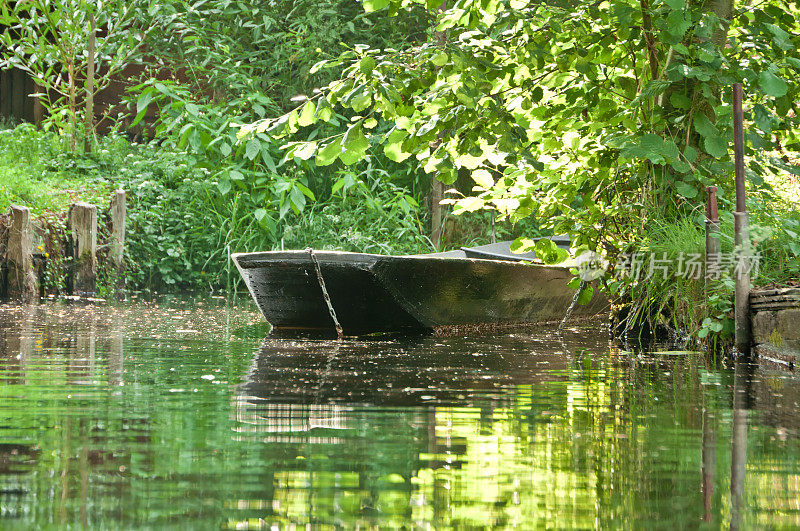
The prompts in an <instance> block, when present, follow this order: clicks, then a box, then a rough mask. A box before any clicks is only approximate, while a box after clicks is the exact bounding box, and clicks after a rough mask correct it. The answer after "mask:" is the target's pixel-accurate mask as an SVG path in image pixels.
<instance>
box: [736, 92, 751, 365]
mask: <svg viewBox="0 0 800 531" xmlns="http://www.w3.org/2000/svg"><path fill="white" fill-rule="evenodd" d="M743 116H744V115H743V112H742V84H741V83H734V85H733V157H734V158H733V162H734V171H735V177H736V211H735V212H734V213H733V220H734V243H735V245H736V251H735V253H736V267H735V269H734V276H735V286H736V299H735V305H734V330H735V336H736V337H735V343H736V349H737V350H738V351H739V352H740V353H742V354H745V355H749V354H750V221H749V218H748V215H747V205H746V204H745V189H744V129H743V126H742V121H743Z"/></svg>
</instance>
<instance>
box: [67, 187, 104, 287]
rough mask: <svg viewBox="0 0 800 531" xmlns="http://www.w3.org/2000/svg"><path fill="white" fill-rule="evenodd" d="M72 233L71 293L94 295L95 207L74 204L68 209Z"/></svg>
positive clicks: (95, 268) (95, 275) (95, 269)
mask: <svg viewBox="0 0 800 531" xmlns="http://www.w3.org/2000/svg"><path fill="white" fill-rule="evenodd" d="M67 222H68V224H69V229H70V231H71V233H72V257H73V260H74V262H73V269H72V275H73V284H72V285H73V291H74V292H75V294H76V295H88V294H94V291H95V282H96V280H97V207H96V206H94V205H90V204H89V203H83V202H79V203H74V204H73V205H72V206H70V207H69V215H68V220H67Z"/></svg>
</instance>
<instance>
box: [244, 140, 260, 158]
mask: <svg viewBox="0 0 800 531" xmlns="http://www.w3.org/2000/svg"><path fill="white" fill-rule="evenodd" d="M260 151H261V142H259V141H258V139H257V138H251V139H250V140H248V141H247V143H246V144H245V145H244V156H245V157H247V158H248V159H249V160H253V159H254V158H256V156H257V155H258V154H259V152H260Z"/></svg>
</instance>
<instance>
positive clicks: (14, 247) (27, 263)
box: [6, 205, 36, 301]
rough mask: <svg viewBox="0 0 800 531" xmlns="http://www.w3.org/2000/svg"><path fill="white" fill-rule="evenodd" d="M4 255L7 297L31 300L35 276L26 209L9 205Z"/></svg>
mask: <svg viewBox="0 0 800 531" xmlns="http://www.w3.org/2000/svg"><path fill="white" fill-rule="evenodd" d="M6 253H7V254H6V259H7V263H8V294H9V296H10V297H11V298H12V299H17V300H25V301H29V300H31V299H33V298H34V297H35V296H36V275H35V274H34V272H33V238H32V235H31V211H30V210H29V209H28V207H24V206H17V205H11V228H10V230H9V231H8V249H7V251H6Z"/></svg>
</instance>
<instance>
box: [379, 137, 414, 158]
mask: <svg viewBox="0 0 800 531" xmlns="http://www.w3.org/2000/svg"><path fill="white" fill-rule="evenodd" d="M407 136H408V133H407V132H405V131H403V130H402V129H395V130H394V131H392V133H391V134H390V135H389V138H387V139H386V145H384V146H383V152H384V154H385V155H386V156H387V157H389V158H390V159H391V160H393V161H395V162H403V161H404V160H406V159H407V158H408V157H410V156H411V153H409V152H406V151H403V140H405V139H406V137H407Z"/></svg>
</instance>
